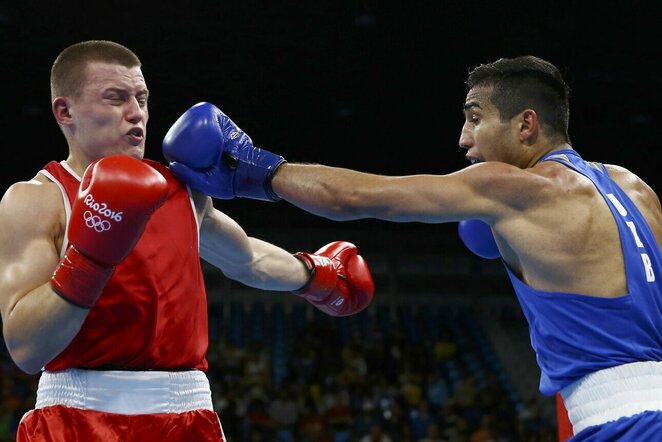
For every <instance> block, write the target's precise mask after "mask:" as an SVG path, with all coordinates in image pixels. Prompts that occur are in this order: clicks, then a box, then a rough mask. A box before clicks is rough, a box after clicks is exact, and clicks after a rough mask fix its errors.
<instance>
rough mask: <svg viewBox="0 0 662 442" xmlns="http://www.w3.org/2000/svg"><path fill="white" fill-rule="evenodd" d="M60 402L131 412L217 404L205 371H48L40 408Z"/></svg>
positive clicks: (207, 407) (39, 398)
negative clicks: (213, 400) (213, 402)
mask: <svg viewBox="0 0 662 442" xmlns="http://www.w3.org/2000/svg"><path fill="white" fill-rule="evenodd" d="M54 405H64V406H66V407H73V408H79V409H82V410H95V411H102V412H105V413H116V414H125V415H136V414H157V413H185V412H187V411H194V410H212V411H213V409H214V408H213V404H212V400H211V389H210V387H209V380H208V379H207V376H206V375H205V374H204V373H203V372H202V371H200V370H187V371H119V370H83V369H77V368H70V369H67V370H62V371H54V372H51V371H45V372H43V373H42V374H41V378H40V379H39V387H38V389H37V401H36V404H35V408H37V409H38V408H44V407H49V406H54Z"/></svg>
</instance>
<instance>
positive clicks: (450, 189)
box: [164, 56, 662, 441]
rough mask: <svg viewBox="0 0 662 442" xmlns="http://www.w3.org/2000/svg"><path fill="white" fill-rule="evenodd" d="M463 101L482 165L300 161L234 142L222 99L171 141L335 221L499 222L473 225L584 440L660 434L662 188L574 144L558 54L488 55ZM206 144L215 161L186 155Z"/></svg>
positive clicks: (239, 180)
mask: <svg viewBox="0 0 662 442" xmlns="http://www.w3.org/2000/svg"><path fill="white" fill-rule="evenodd" d="M463 107H464V118H465V121H464V125H463V127H462V131H461V135H460V147H461V148H462V149H464V150H466V154H465V156H466V158H467V159H468V160H469V161H470V163H471V165H470V166H468V167H466V168H464V169H462V170H459V171H457V172H454V173H451V174H446V175H411V176H383V175H376V174H370V173H362V172H357V171H354V170H351V169H346V168H337V167H330V166H324V165H319V164H293V163H287V162H285V161H282V158H281V157H280V156H277V155H274V154H271V153H269V152H267V151H265V150H263V149H259V148H257V147H255V146H254V145H253V142H252V140H250V139H248V142H246V143H243V144H242V145H240V146H238V145H237V144H236V143H232V141H231V140H232V139H234V138H238V137H241V136H242V135H243V132H242V131H241V129H239V128H238V127H237V126H236V125H234V123H232V121H231V120H230V119H229V118H228V117H227V116H226V115H225V114H223V113H222V112H221V111H220V110H219V109H218V108H216V107H214V106H212V105H210V104H208V103H207V104H204V105H202V108H203V109H206V113H209V114H211V115H214V118H206V117H205V120H210V121H219V122H221V125H222V127H223V130H222V132H223V133H222V135H221V136H220V137H215V136H210V137H207V136H205V137H200V136H198V137H196V142H195V143H192V142H189V141H188V140H190V139H191V138H190V137H188V136H187V137H182V136H180V135H179V134H180V133H183V134H186V133H188V132H190V131H191V130H196V131H199V130H200V127H201V126H203V125H201V124H197V123H196V124H192V122H195V121H197V120H198V118H197V117H196V115H198V114H199V111H200V109H201V107H200V106H198V107H194V108H193V109H191V110H189V111H187V112H186V113H185V114H184V116H183V117H182V118H183V120H182V119H180V122H179V123H181V121H186V122H187V124H185V125H182V124H176V125H175V126H173V128H172V129H171V131H170V132H169V134H168V136H167V137H166V139H165V140H164V154H165V156H166V158H168V159H169V161H170V162H171V163H170V166H171V170H172V171H173V173H175V174H176V175H177V176H179V177H180V179H182V180H184V181H185V182H187V183H188V184H189V185H190V186H191V187H193V188H194V189H196V190H198V191H199V192H202V193H205V194H207V195H211V196H214V197H217V198H225V199H227V198H233V197H235V196H243V197H251V195H250V192H249V191H247V189H246V187H248V186H249V185H250V186H255V183H256V182H257V183H262V184H263V186H264V187H265V188H268V189H270V190H271V191H272V192H273V195H272V196H273V198H272V199H274V200H277V199H280V198H282V199H284V200H286V201H288V202H289V203H291V204H294V205H296V206H298V207H300V208H302V209H304V210H307V211H309V212H311V213H314V214H317V215H320V216H324V217H327V218H330V219H334V220H356V219H362V218H377V219H382V220H387V221H393V222H424V223H446V222H456V221H460V222H464V221H473V220H477V221H479V222H480V225H487V226H488V227H489V228H487V229H482V230H480V229H472V228H471V227H468V228H467V227H465V228H464V231H463V232H462V238H463V239H465V240H467V239H469V240H470V244H471V246H470V248H472V250H474V251H478V252H479V254H480V255H481V256H485V257H497V256H500V257H501V259H502V260H503V262H504V264H505V265H506V267H507V269H508V274H509V275H510V278H511V280H512V283H513V286H514V288H515V291H516V293H517V296H518V298H519V300H520V302H521V304H522V308H523V310H524V312H525V313H526V317H527V318H528V320H529V325H530V333H531V342H532V345H533V347H534V349H535V351H536V352H537V358H538V363H539V365H540V368H541V371H542V379H541V382H540V390H541V392H542V393H543V394H546V395H553V394H558V393H559V392H560V394H561V395H562V396H563V398H564V400H565V404H566V406H567V408H568V416H569V418H570V421H571V423H572V426H573V428H574V433H575V435H574V439H573V440H574V441H649V440H660V439H662V436H659V435H660V434H662V411H660V410H662V364H661V363H660V361H662V299H661V293H660V292H661V290H662V289H661V285H660V284H661V283H660V280H661V279H660V278H662V268H661V265H662V258H661V256H660V244H661V243H662V209H661V207H660V200H659V198H658V197H657V195H656V194H655V192H654V191H653V190H652V188H651V187H650V186H648V185H647V184H646V183H645V182H644V181H643V180H641V179H640V178H639V177H637V176H636V175H635V174H633V173H632V172H630V171H628V170H626V169H625V168H622V167H619V166H613V165H601V164H594V163H588V162H585V161H584V160H582V159H581V158H580V157H579V155H578V154H577V153H576V152H575V151H574V150H573V147H572V144H571V141H570V137H569V135H568V123H569V115H570V111H569V88H568V86H567V84H566V83H565V81H564V80H563V78H562V75H561V73H560V71H559V70H558V69H557V68H556V67H555V66H554V65H553V64H551V63H549V62H547V61H545V60H542V59H540V58H537V57H533V56H523V57H516V58H511V59H500V60H497V61H495V62H493V63H489V64H484V65H480V66H478V67H476V68H475V69H474V70H472V71H471V73H470V74H469V77H468V79H467V96H466V100H465V103H464V106H463ZM415 133H416V132H415V129H414V128H410V127H403V128H400V127H398V128H396V130H394V131H393V138H394V145H396V146H398V148H399V149H401V151H402V153H401V154H402V155H408V154H410V152H411V150H410V149H409V148H410V147H411V146H412V145H417V144H420V143H421V140H420V139H418V138H417V137H416V136H412V135H413V134H415ZM408 149H409V150H408ZM198 150H201V151H203V153H204V155H200V156H199V157H204V158H211V159H212V161H210V164H208V165H200V164H194V163H191V162H190V161H187V157H188V156H190V155H191V154H190V152H191V151H198ZM210 151H211V153H210ZM182 152H183V154H182ZM380 155H384V153H383V151H382V150H380V149H375V156H376V157H379V156H380ZM276 160H277V161H276ZM256 165H257V166H259V173H256V172H254V171H255V169H256ZM471 225H473V224H465V226H471ZM488 243H489V244H488ZM486 244H487V247H486ZM474 246H476V247H474ZM490 248H491V249H492V250H489V249H490Z"/></svg>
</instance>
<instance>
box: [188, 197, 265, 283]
mask: <svg viewBox="0 0 662 442" xmlns="http://www.w3.org/2000/svg"><path fill="white" fill-rule="evenodd" d="M205 206H206V207H205V209H204V212H203V215H202V223H201V225H200V257H201V258H202V259H204V260H205V261H207V262H209V263H210V264H212V265H214V266H215V267H218V268H219V269H221V270H222V271H223V272H224V273H226V274H228V276H230V275H232V274H234V273H236V272H237V270H238V269H241V268H243V267H245V266H247V265H248V264H249V263H250V261H251V255H252V252H251V245H250V241H249V238H248V236H247V235H246V232H244V230H243V229H242V228H241V226H240V225H239V224H237V222H236V221H234V220H233V219H232V218H230V217H229V216H227V215H226V214H224V213H223V212H221V211H220V210H217V209H215V208H214V207H213V204H212V202H211V199H208V200H207V201H206V202H205Z"/></svg>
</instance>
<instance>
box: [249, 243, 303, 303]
mask: <svg viewBox="0 0 662 442" xmlns="http://www.w3.org/2000/svg"><path fill="white" fill-rule="evenodd" d="M249 240H250V242H251V247H252V249H253V262H252V265H250V266H247V267H246V268H248V269H250V273H248V274H246V275H245V280H246V281H245V284H247V285H250V286H251V287H256V288H260V289H265V290H276V291H292V290H297V289H300V288H301V287H303V286H304V285H305V284H306V283H307V282H308V280H309V279H310V274H309V272H308V270H307V269H306V266H305V265H304V264H303V263H302V262H301V261H300V260H298V259H297V258H295V257H294V256H293V255H292V254H291V253H289V252H287V251H286V250H283V249H281V248H280V247H278V246H275V245H273V244H270V243H268V242H265V241H262V240H259V239H257V238H249Z"/></svg>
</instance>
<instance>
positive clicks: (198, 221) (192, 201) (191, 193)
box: [186, 186, 202, 252]
mask: <svg viewBox="0 0 662 442" xmlns="http://www.w3.org/2000/svg"><path fill="white" fill-rule="evenodd" d="M186 191H187V192H188V200H189V202H190V203H191V210H193V217H194V218H195V225H196V226H198V252H199V251H200V228H201V227H202V220H201V219H199V218H198V211H197V210H196V208H195V201H194V200H193V191H192V190H191V188H190V187H189V186H186Z"/></svg>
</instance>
